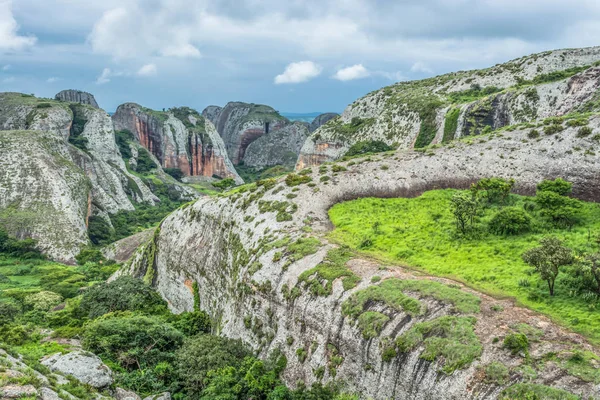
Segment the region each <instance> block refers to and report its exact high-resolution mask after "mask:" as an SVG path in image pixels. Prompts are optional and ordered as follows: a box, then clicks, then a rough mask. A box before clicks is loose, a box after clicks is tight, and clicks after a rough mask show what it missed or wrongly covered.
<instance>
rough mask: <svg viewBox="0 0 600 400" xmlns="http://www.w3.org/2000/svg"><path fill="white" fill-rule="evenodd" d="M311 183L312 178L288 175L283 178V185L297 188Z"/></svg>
mask: <svg viewBox="0 0 600 400" xmlns="http://www.w3.org/2000/svg"><path fill="white" fill-rule="evenodd" d="M310 181H312V178H311V177H310V176H307V175H297V174H289V175H288V176H287V177H286V178H285V184H286V185H288V186H298V185H302V184H304V183H308V182H310Z"/></svg>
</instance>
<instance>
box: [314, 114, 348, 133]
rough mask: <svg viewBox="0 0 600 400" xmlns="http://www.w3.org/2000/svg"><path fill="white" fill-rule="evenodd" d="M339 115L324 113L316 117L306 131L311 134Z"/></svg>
mask: <svg viewBox="0 0 600 400" xmlns="http://www.w3.org/2000/svg"><path fill="white" fill-rule="evenodd" d="M339 115H340V114H337V113H325V114H321V115H317V116H316V117H315V119H313V121H312V122H311V123H310V125H309V127H308V129H309V130H310V132H311V133H312V132H314V131H316V130H317V129H319V128H320V127H321V126H323V125H325V124H326V123H328V122H329V121H331V120H332V119H334V118H335V117H337V116H339Z"/></svg>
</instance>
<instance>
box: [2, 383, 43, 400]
mask: <svg viewBox="0 0 600 400" xmlns="http://www.w3.org/2000/svg"><path fill="white" fill-rule="evenodd" d="M37 395H38V391H37V390H36V388H35V387H34V386H33V385H25V386H21V385H6V386H3V387H1V388H0V398H1V399H3V400H4V399H20V398H21V397H33V396H37Z"/></svg>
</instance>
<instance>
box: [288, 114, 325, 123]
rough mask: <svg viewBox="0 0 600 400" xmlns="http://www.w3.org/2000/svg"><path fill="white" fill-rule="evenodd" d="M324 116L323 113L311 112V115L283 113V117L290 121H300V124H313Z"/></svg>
mask: <svg viewBox="0 0 600 400" xmlns="http://www.w3.org/2000/svg"><path fill="white" fill-rule="evenodd" d="M321 114H323V113H322V112H310V113H287V112H282V113H281V115H283V116H284V117H286V118H287V119H289V120H290V121H300V122H308V123H311V122H313V120H314V119H315V118H316V117H318V116H319V115H321Z"/></svg>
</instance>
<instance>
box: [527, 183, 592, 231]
mask: <svg viewBox="0 0 600 400" xmlns="http://www.w3.org/2000/svg"><path fill="white" fill-rule="evenodd" d="M535 201H536V203H537V204H538V206H539V207H540V208H541V212H540V214H541V215H542V216H543V217H546V218H548V219H549V220H550V221H551V222H553V223H554V224H556V225H559V226H564V227H568V228H570V227H572V226H573V225H575V223H576V222H577V216H578V214H579V208H580V207H581V203H580V202H579V201H578V200H576V199H572V198H570V197H566V196H561V195H560V194H558V193H556V192H552V191H543V192H538V193H537V195H536V197H535Z"/></svg>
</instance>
